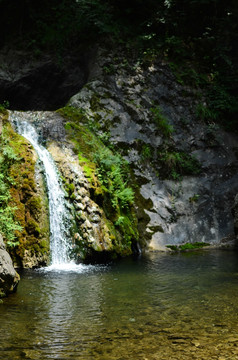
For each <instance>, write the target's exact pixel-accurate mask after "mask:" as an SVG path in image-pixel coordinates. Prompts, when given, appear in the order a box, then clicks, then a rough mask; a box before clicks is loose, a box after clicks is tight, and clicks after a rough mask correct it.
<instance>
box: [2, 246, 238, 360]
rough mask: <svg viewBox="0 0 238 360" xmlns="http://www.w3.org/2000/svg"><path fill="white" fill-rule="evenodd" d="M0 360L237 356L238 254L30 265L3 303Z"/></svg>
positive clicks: (168, 359)
mask: <svg viewBox="0 0 238 360" xmlns="http://www.w3.org/2000/svg"><path fill="white" fill-rule="evenodd" d="M0 359H1V360H2V359H3V360H17V359H32V360H38V359H41V360H46V359H54V360H56V359H60V360H66V359H67V360H68V359H72V360H88V359H93V360H99V359H100V360H114V359H117V360H126V359H130V360H137V359H143V360H154V359H164V360H172V359H199V360H201V359H206V360H207V359H209V360H210V359H219V360H223V359H229V360H233V359H238V253H235V252H232V251H196V252H191V253H184V254H174V255H168V254H158V253H153V254H150V255H147V256H145V257H142V258H140V259H137V260H135V259H123V260H121V261H118V262H116V263H113V264H109V265H107V266H81V267H80V268H78V269H77V270H75V271H57V270H52V271H42V270H41V271H36V270H34V271H33V270H29V271H24V272H23V273H22V274H21V282H20V284H19V287H18V290H17V293H15V294H13V295H11V296H10V297H8V298H6V299H4V301H3V303H2V304H0Z"/></svg>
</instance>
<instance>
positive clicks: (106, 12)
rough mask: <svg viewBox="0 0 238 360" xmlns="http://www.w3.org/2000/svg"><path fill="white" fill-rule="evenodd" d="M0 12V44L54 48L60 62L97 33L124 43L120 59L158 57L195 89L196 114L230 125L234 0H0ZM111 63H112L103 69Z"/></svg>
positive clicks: (233, 113)
mask: <svg viewBox="0 0 238 360" xmlns="http://www.w3.org/2000/svg"><path fill="white" fill-rule="evenodd" d="M0 11H1V13H2V14H5V16H4V18H3V19H2V21H1V24H0V29H1V34H2V36H1V44H0V46H5V45H8V44H9V43H15V46H19V45H20V47H21V48H22V47H24V48H27V49H31V51H32V54H34V56H39V55H40V54H41V53H42V52H46V51H50V52H52V51H54V52H57V53H58V59H59V62H60V61H62V55H63V54H65V51H66V52H67V51H71V50H70V49H72V48H76V49H77V48H79V47H81V48H82V47H83V48H85V47H88V45H90V44H93V43H95V42H98V40H99V41H100V38H101V39H103V41H104V43H105V44H108V46H117V45H118V44H121V45H122V46H123V47H124V49H127V52H128V56H127V61H129V59H130V58H131V57H133V58H137V60H138V62H140V63H141V64H143V65H148V64H150V63H153V61H154V60H155V59H156V58H157V57H160V58H164V59H166V61H167V62H168V63H169V64H170V67H171V69H172V70H173V71H174V73H175V74H176V76H177V81H179V82H180V83H184V84H188V83H190V84H192V85H193V86H196V87H197V88H200V89H201V95H203V96H202V97H201V103H200V105H199V107H198V116H199V117H200V118H203V119H204V120H206V121H210V122H211V121H212V122H214V121H215V122H219V123H221V124H223V125H224V126H225V127H226V128H227V129H228V130H236V128H237V101H236V95H237V85H238V81H237V79H238V77H237V50H236V48H237V47H236V44H237V34H238V32H237V21H236V19H237V14H238V6H237V2H236V1H234V0H228V1H225V2H224V1H221V0H212V1H211V0H203V1H200V0H182V1H180V0H160V1H157V0H150V1H149V2H148V1H147V2H144V1H141V0H133V1H130V2H127V1H124V0H120V1H109V0H93V1H92V0H76V1H75V0H63V1H60V2H59V1H56V0H50V1H46V0H44V1H39V0H38V1H34V2H32V1H26V0H20V1H7V0H2V1H1V2H0ZM16 44H17V45H16ZM112 70H113V64H109V66H108V67H107V68H106V69H105V71H109V72H110V71H112ZM204 99H205V100H204ZM6 100H7V99H6Z"/></svg>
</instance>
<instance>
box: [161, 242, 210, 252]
mask: <svg viewBox="0 0 238 360" xmlns="http://www.w3.org/2000/svg"><path fill="white" fill-rule="evenodd" d="M166 246H167V248H169V249H171V250H173V251H186V250H195V249H201V248H203V247H206V246H210V244H209V243H205V242H199V241H197V242H194V243H186V244H182V245H166Z"/></svg>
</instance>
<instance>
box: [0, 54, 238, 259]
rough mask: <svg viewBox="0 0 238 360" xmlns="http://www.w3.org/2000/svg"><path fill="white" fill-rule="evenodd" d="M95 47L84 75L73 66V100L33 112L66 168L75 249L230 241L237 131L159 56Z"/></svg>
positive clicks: (126, 250) (91, 251) (86, 252)
mask: <svg viewBox="0 0 238 360" xmlns="http://www.w3.org/2000/svg"><path fill="white" fill-rule="evenodd" d="M90 54H91V55H90V56H89V55H88V62H87V66H85V67H83V66H82V67H81V68H80V69H81V70H80V71H79V72H78V73H75V68H74V65H72V73H71V75H72V77H74V83H75V84H76V83H77V84H78V89H79V92H77V93H76V94H75V95H74V96H72V97H71V98H70V99H69V101H68V103H67V104H66V106H65V107H63V108H61V109H59V110H58V111H57V112H43V113H42V112H38V113H37V112H35V113H34V114H35V115H34V114H33V113H32V112H29V121H32V122H33V123H34V126H35V127H37V128H38V131H39V133H40V134H41V137H42V140H43V141H44V143H45V144H46V145H47V147H48V149H49V151H50V152H51V154H52V156H53V158H54V159H55V161H56V163H57V165H58V168H59V170H60V172H61V175H62V179H63V183H64V186H65V190H66V193H67V195H66V196H67V197H68V199H69V204H70V205H69V206H70V208H71V216H72V219H71V220H72V223H73V224H74V226H75V227H74V229H73V230H72V237H73V239H74V240H73V243H74V244H73V247H74V250H75V252H76V253H77V254H78V256H79V257H82V258H87V257H88V258H92V257H96V254H98V253H101V254H105V253H110V254H120V255H128V254H130V253H131V251H132V250H131V248H132V249H133V251H135V250H136V251H140V248H143V249H147V250H168V246H176V245H180V244H184V243H196V242H201V243H204V244H207V243H208V244H211V245H215V246H217V245H220V244H226V240H227V243H228V240H230V239H232V238H234V236H233V235H234V220H233V216H232V208H233V202H234V198H235V195H236V194H237V193H238V172H237V169H238V137H237V136H236V135H235V134H231V133H226V132H225V131H224V130H223V129H222V128H220V127H219V126H218V125H217V124H215V123H214V122H211V121H210V122H206V121H205V120H204V117H203V115H202V113H203V111H204V109H206V99H205V98H204V96H203V93H202V91H201V90H200V89H199V88H192V87H190V86H188V85H186V84H184V83H182V82H181V81H180V80H179V79H178V78H177V77H176V75H175V74H174V73H173V71H172V70H171V67H170V66H169V64H168V63H167V62H166V61H164V60H162V59H160V58H159V57H149V58H147V59H143V60H140V59H138V58H136V57H133V56H132V57H131V58H130V57H129V56H128V54H126V53H125V51H124V50H123V49H120V48H118V49H116V51H115V50H114V51H109V50H105V49H103V48H97V49H96V50H94V51H91V53H90ZM80 59H81V57H80V56H79V57H78V64H81V60H80ZM74 60H75V61H76V63H77V58H76V59H75V58H74ZM27 68H28V67H27ZM71 75H70V70H69V69H68V68H67V76H66V75H65V76H66V78H67V79H70V76H71ZM29 76H30V75H29ZM2 78H4V76H3V75H2ZM82 79H83V80H82ZM64 81H66V80H64ZM40 86H41V85H40V83H39V87H40ZM44 86H45V84H44ZM43 89H44V88H43V87H42V88H41V91H43ZM38 91H40V90H39V88H38ZM68 95H69V97H70V95H71V91H69V93H68ZM29 96H30V95H29ZM49 96H50V94H49ZM29 101H30V100H29ZM45 101H47V100H45ZM53 102H54V101H53ZM51 103H52V102H51V100H49V104H51ZM29 104H30V102H29ZM63 105H65V104H63ZM24 106H27V105H24ZM46 107H47V104H46V105H44V107H43V108H46ZM49 107H51V105H50V106H49ZM29 108H31V106H30V107H29ZM39 119H40V121H39ZM99 153H100V156H101V159H99V156H98V154H99ZM103 156H106V158H107V159H109V160H108V162H110V166H111V168H110V170H109V168H106V167H104V168H103V166H105V162H106V161H105V159H106V158H103ZM122 159H125V160H126V161H127V163H128V164H129V166H128V167H126V165H125V164H124V163H123V161H124V160H123V161H122ZM118 164H120V166H119V167H118V168H117V165H118ZM107 166H108V164H107ZM100 171H101V173H100ZM110 171H111V172H112V173H113V175H111V173H110ZM125 173H126V175H127V177H125V176H124V175H125ZM115 174H117V175H115ZM103 176H104V178H102V177H103ZM113 176H114V178H113ZM116 176H117V178H116ZM122 177H123V181H124V185H123V186H124V188H122V187H120V186H121V184H120V186H119V185H118V183H122ZM115 178H116V181H117V184H115V183H113V181H115ZM125 184H127V185H125ZM117 186H118V187H117ZM126 186H127V187H126ZM131 189H133V192H134V197H133V201H132V196H131V193H130V190H131ZM113 192H114V193H113ZM115 194H116V195H115ZM125 199H126V202H123V201H124V200H125ZM132 203H134V205H132ZM235 226H236V225H235ZM235 228H236V227H235Z"/></svg>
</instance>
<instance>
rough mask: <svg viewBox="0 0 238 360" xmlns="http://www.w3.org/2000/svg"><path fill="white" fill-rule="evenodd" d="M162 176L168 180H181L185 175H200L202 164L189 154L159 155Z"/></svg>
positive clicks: (172, 153)
mask: <svg viewBox="0 0 238 360" xmlns="http://www.w3.org/2000/svg"><path fill="white" fill-rule="evenodd" d="M158 161H159V164H160V166H161V169H162V171H161V176H162V177H164V178H168V179H173V180H179V179H180V178H181V177H182V176H183V175H198V174H199V173H200V164H199V162H198V160H197V159H196V158H195V157H194V156H191V155H189V154H186V153H184V152H176V151H165V152H161V153H160V154H159V159H158Z"/></svg>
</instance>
